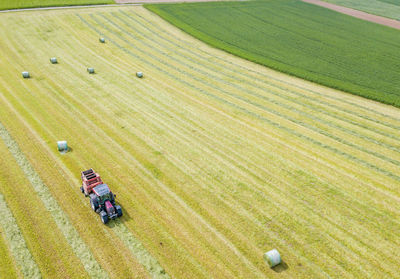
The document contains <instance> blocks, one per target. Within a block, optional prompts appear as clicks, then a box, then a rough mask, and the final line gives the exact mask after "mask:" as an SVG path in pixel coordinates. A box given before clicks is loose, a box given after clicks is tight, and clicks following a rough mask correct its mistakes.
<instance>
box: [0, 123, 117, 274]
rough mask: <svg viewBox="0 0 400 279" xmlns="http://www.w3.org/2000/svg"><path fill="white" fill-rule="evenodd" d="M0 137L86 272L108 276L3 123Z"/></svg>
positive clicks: (0, 128) (0, 127) (0, 125)
mask: <svg viewBox="0 0 400 279" xmlns="http://www.w3.org/2000/svg"><path fill="white" fill-rule="evenodd" d="M0 137H1V138H2V140H3V141H4V143H5V144H6V146H7V148H8V150H9V151H10V152H11V154H12V155H13V157H14V158H15V160H16V161H17V163H18V165H19V167H20V168H21V169H22V171H23V172H24V174H25V176H26V178H27V179H28V180H29V182H30V183H31V184H32V186H33V188H34V190H35V191H36V193H37V195H38V196H39V197H40V199H41V200H42V201H43V204H44V206H45V207H46V209H47V210H48V211H49V212H50V213H51V215H52V216H53V219H54V221H55V223H56V224H57V227H58V228H59V229H60V231H61V232H62V233H63V235H64V237H65V238H66V240H67V242H68V244H69V245H70V246H71V248H72V250H73V252H74V253H75V255H76V256H77V257H78V258H79V259H80V260H81V262H82V264H83V266H84V268H85V270H86V272H87V273H88V274H89V275H90V276H91V277H92V278H109V277H108V275H107V273H106V272H105V271H104V270H103V269H102V268H101V267H100V265H99V264H98V263H97V261H96V260H95V258H94V257H93V255H92V253H91V252H90V250H89V249H88V247H87V246H86V244H85V243H84V242H83V240H82V239H81V238H80V236H79V234H78V232H77V231H76V229H75V228H74V227H73V226H72V224H71V222H70V221H69V219H68V217H67V215H66V214H65V213H64V212H63V211H62V209H61V207H60V206H59V205H58V203H57V201H56V200H55V199H54V197H53V196H52V195H51V193H50V191H49V190H48V188H47V186H46V185H45V184H44V183H43V181H42V180H41V178H40V177H39V175H38V174H37V173H36V171H35V170H34V169H33V167H32V165H31V164H30V163H29V161H28V159H27V158H26V157H25V155H24V154H23V153H22V151H21V150H20V149H19V146H18V144H17V142H16V141H15V140H14V139H13V138H12V137H11V135H10V134H9V133H8V131H7V130H6V128H5V127H4V126H3V124H1V123H0Z"/></svg>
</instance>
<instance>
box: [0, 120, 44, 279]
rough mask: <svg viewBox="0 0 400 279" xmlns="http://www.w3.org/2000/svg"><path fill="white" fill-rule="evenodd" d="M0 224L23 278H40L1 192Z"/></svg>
mask: <svg viewBox="0 0 400 279" xmlns="http://www.w3.org/2000/svg"><path fill="white" fill-rule="evenodd" d="M2 134H3V126H2V124H1V123H0V136H1V137H2V136H3V135H2ZM0 215H1V218H0V226H1V227H2V229H3V231H4V235H5V237H6V240H7V244H8V245H9V246H10V251H11V254H12V256H13V258H14V259H15V262H16V264H17V266H18V267H19V270H20V271H21V273H22V274H23V275H24V277H25V278H32V279H39V278H42V276H41V274H40V270H39V267H38V265H37V264H36V262H35V260H34V259H33V257H32V254H31V252H30V251H29V249H28V247H27V246H26V242H25V239H24V236H23V235H22V233H21V231H20V229H19V228H18V225H17V221H16V220H15V218H14V216H13V215H12V212H11V210H10V209H9V208H8V207H7V204H6V201H5V199H4V197H3V194H1V193H0ZM0 275H1V274H0Z"/></svg>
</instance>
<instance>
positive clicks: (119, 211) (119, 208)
mask: <svg viewBox="0 0 400 279" xmlns="http://www.w3.org/2000/svg"><path fill="white" fill-rule="evenodd" d="M115 210H116V211H117V216H118V217H121V216H122V208H121V206H119V205H116V206H115Z"/></svg>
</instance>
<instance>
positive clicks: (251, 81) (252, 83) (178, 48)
mask: <svg viewBox="0 0 400 279" xmlns="http://www.w3.org/2000/svg"><path fill="white" fill-rule="evenodd" d="M132 13H135V12H134V11H132ZM111 14H112V15H115V13H111ZM120 14H122V15H124V16H125V17H126V18H129V19H130V20H132V21H134V22H135V23H136V24H139V25H140V26H141V28H145V29H146V30H148V31H149V32H152V34H153V35H154V36H155V37H157V38H160V40H162V41H164V42H168V43H169V44H171V45H173V46H174V47H175V48H167V47H166V46H165V44H163V45H164V46H165V47H166V48H167V49H168V50H170V51H172V52H174V53H176V54H179V55H180V56H182V57H184V58H187V59H188V60H190V61H192V62H194V63H196V64H199V63H198V62H197V61H195V60H194V59H192V57H189V56H186V55H185V54H183V53H182V52H181V50H182V49H184V50H185V51H186V52H188V53H190V54H191V55H193V56H194V57H196V58H197V59H201V60H202V61H203V62H202V65H205V64H208V65H211V62H210V61H209V60H208V59H207V58H205V57H203V56H199V55H197V54H195V53H194V52H193V51H192V50H191V49H189V48H184V47H182V45H179V44H177V43H175V42H174V41H172V40H171V39H169V37H164V36H165V35H164V34H163V33H161V34H162V35H160V33H158V32H154V30H151V29H149V28H148V27H147V26H145V25H144V24H143V22H140V21H138V20H137V19H136V18H134V17H132V16H130V15H129V14H128V13H126V12H124V11H123V10H120ZM135 15H138V14H137V13H135ZM115 17H116V18H118V19H119V20H121V21H122V22H123V23H124V24H125V25H126V26H128V27H130V28H132V27H131V25H130V23H128V22H127V21H125V20H123V19H122V18H120V17H118V16H115ZM137 17H141V16H140V15H138V16H137ZM141 18H142V17H141ZM143 20H145V19H143ZM145 22H147V23H148V24H149V22H148V21H145ZM150 24H151V23H150ZM134 30H135V31H137V32H140V31H139V30H138V29H134ZM140 33H141V32H140ZM141 34H142V35H143V36H145V37H146V38H148V36H146V35H145V34H143V33H141ZM175 39H176V40H178V38H175ZM151 41H153V42H155V41H154V40H151ZM210 55H211V54H210ZM212 65H214V66H215V61H214V64H212ZM217 65H218V66H219V67H221V68H223V67H224V66H223V65H222V64H219V63H217ZM207 68H208V69H211V70H213V69H212V68H210V67H207ZM225 69H226V71H227V72H231V73H234V74H236V75H235V78H236V80H237V81H239V82H242V83H243V84H247V85H249V86H250V87H254V88H256V89H259V90H265V87H264V88H263V87H261V86H259V85H257V84H256V82H260V80H258V79H250V78H249V77H248V76H246V75H245V74H244V73H243V72H240V71H236V70H235V69H234V68H232V67H228V68H225ZM218 73H219V74H222V75H224V76H225V77H226V78H229V77H230V75H228V74H226V73H225V72H218ZM239 76H240V77H239ZM244 78H247V80H245V79H244ZM264 85H268V86H271V87H272V88H275V89H276V90H280V91H283V92H285V93H287V94H291V95H294V96H297V97H302V98H307V97H308V96H306V95H304V94H301V93H299V92H295V91H293V90H290V89H288V88H284V87H282V86H279V85H275V84H272V83H267V82H264ZM268 93H270V94H272V95H274V96H276V97H278V98H283V99H285V100H286V101H289V102H292V103H295V104H297V105H299V106H302V107H305V108H308V109H312V110H313V111H316V112H318V113H321V114H324V115H327V116H330V117H332V118H334V119H339V120H342V121H343V122H346V123H348V124H352V125H354V126H358V127H360V128H364V129H366V130H368V131H372V132H374V133H377V134H380V135H382V136H385V137H389V138H391V139H394V140H396V141H399V138H398V137H396V136H394V135H392V134H389V133H385V132H382V131H380V130H377V129H374V128H373V127H371V126H369V127H368V126H366V125H363V124H361V123H358V122H355V121H352V120H350V119H347V118H344V117H341V116H339V115H337V114H335V113H330V112H329V111H327V110H326V108H324V109H319V108H317V107H314V106H311V105H308V104H307V103H305V102H300V101H297V100H296V99H294V98H293V97H290V96H287V95H282V94H280V92H278V91H271V90H270V91H268ZM260 97H261V98H265V96H260ZM308 99H311V98H310V97H308ZM317 120H318V121H320V122H322V123H325V124H327V125H332V127H335V128H338V129H340V130H342V131H344V132H347V133H350V134H352V135H354V136H359V137H362V138H364V139H366V140H368V141H370V142H372V143H375V144H377V141H376V140H375V139H374V138H371V137H369V136H365V135H362V134H358V133H357V132H354V131H352V130H350V129H347V128H344V127H342V126H339V125H334V124H332V123H330V122H328V121H323V120H322V119H317ZM391 128H397V127H395V126H393V127H391ZM399 128H400V126H399ZM379 144H380V145H383V146H385V147H386V148H389V149H391V150H393V151H397V152H400V148H397V147H396V146H393V145H391V144H386V143H383V142H379Z"/></svg>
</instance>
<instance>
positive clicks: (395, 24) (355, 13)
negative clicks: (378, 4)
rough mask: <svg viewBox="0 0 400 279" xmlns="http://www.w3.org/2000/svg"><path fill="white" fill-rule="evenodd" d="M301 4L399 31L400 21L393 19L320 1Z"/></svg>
mask: <svg viewBox="0 0 400 279" xmlns="http://www.w3.org/2000/svg"><path fill="white" fill-rule="evenodd" d="M302 1H303V2H306V3H309V4H314V5H317V6H321V7H324V8H327V9H330V10H333V11H336V12H339V13H342V14H345V15H349V16H352V17H356V18H360V19H363V20H366V21H370V22H374V23H378V24H381V25H385V26H389V27H392V28H395V29H399V30H400V21H397V20H394V19H390V18H386V17H382V16H377V15H371V14H368V13H365V12H361V11H358V10H354V9H351V8H346V7H342V6H338V5H335V4H331V3H326V2H324V1H320V0H302Z"/></svg>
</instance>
